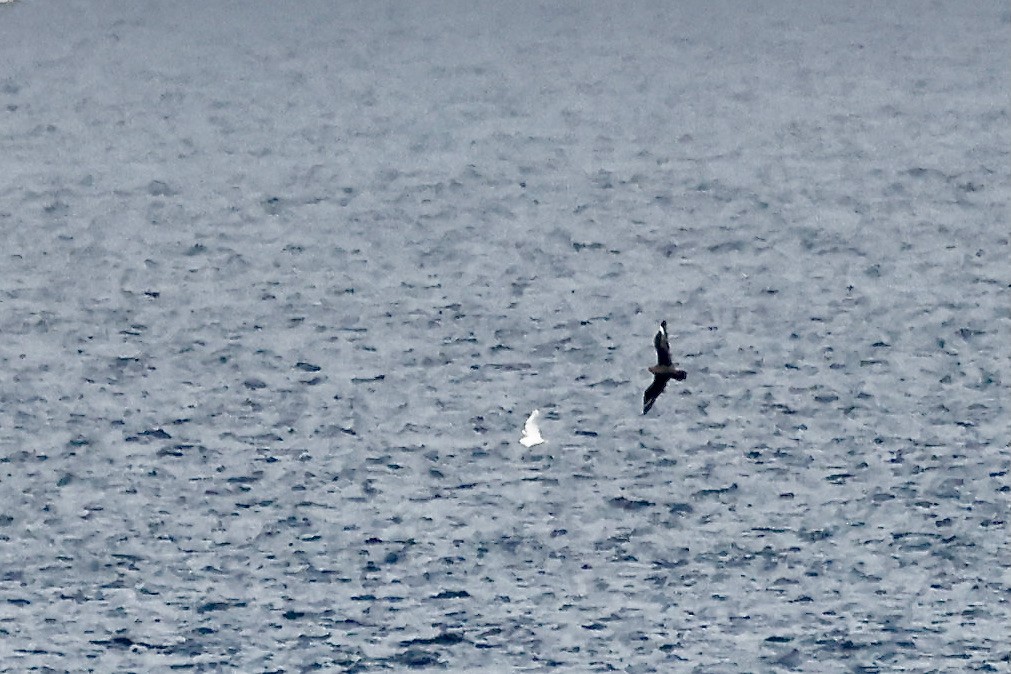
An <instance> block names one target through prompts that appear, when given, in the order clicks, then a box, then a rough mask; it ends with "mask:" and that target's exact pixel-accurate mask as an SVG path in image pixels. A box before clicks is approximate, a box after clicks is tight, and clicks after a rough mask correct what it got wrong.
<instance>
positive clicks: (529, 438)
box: [520, 410, 544, 447]
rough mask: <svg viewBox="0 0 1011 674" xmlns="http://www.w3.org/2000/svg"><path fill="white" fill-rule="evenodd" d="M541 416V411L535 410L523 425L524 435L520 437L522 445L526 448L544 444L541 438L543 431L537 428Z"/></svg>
mask: <svg viewBox="0 0 1011 674" xmlns="http://www.w3.org/2000/svg"><path fill="white" fill-rule="evenodd" d="M540 416H541V411H540V410H534V411H533V412H531V413H530V416H529V417H528V418H527V422H526V423H525V424H523V434H522V435H521V436H520V444H521V445H523V446H524V447H533V446H534V445H539V444H541V443H542V442H544V438H542V437H541V429H539V428H538V427H537V419H538V418H539V417H540Z"/></svg>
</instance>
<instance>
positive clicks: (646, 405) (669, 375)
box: [642, 321, 688, 414]
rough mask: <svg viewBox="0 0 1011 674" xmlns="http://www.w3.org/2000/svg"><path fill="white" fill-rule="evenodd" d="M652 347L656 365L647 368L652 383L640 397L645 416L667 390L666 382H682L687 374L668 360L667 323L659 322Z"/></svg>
mask: <svg viewBox="0 0 1011 674" xmlns="http://www.w3.org/2000/svg"><path fill="white" fill-rule="evenodd" d="M653 346H655V347H656V365H654V366H653V367H651V368H649V371H650V372H652V373H653V383H652V384H650V385H649V388H647V389H646V393H644V394H643V396H642V413H643V414H646V412H649V410H650V408H651V407H653V403H655V402H656V399H657V398H659V397H660V394H661V393H663V390H664V389H665V388H667V382H669V381H670V380H671V379H673V380H675V381H684V380H685V378H687V377H688V373H687V372H685V371H684V370H679V369H677V368H676V367H674V362H673V361H672V360H671V358H670V343H669V342H668V341H667V321H660V330H659V331H658V332H657V333H656V337H654V338H653Z"/></svg>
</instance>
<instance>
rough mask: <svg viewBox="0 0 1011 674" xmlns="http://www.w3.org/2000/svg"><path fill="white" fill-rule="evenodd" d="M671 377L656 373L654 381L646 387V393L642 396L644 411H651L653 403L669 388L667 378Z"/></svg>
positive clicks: (644, 412)
mask: <svg viewBox="0 0 1011 674" xmlns="http://www.w3.org/2000/svg"><path fill="white" fill-rule="evenodd" d="M668 379H670V377H669V376H667V375H660V374H658V375H654V376H653V383H652V384H650V385H649V388H647V389H646V393H644V394H643V396H642V413H643V414H646V412H649V410H650V408H651V407H653V403H655V402H656V399H657V398H659V397H660V394H661V393H663V390H664V389H665V388H667V380H668Z"/></svg>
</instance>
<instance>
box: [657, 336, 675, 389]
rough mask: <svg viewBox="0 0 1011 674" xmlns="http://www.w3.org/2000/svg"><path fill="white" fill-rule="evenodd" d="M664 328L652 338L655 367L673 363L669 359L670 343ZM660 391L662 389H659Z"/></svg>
mask: <svg viewBox="0 0 1011 674" xmlns="http://www.w3.org/2000/svg"><path fill="white" fill-rule="evenodd" d="M664 327H666V326H663V325H662V326H661V327H660V329H659V330H658V331H657V333H656V337H654V338H653V346H655V347H656V362H657V365H673V364H674V363H673V362H672V361H671V359H670V343H669V342H668V341H667V331H666V330H665V329H664ZM660 390H661V391H662V390H663V388H661V389H660Z"/></svg>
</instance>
